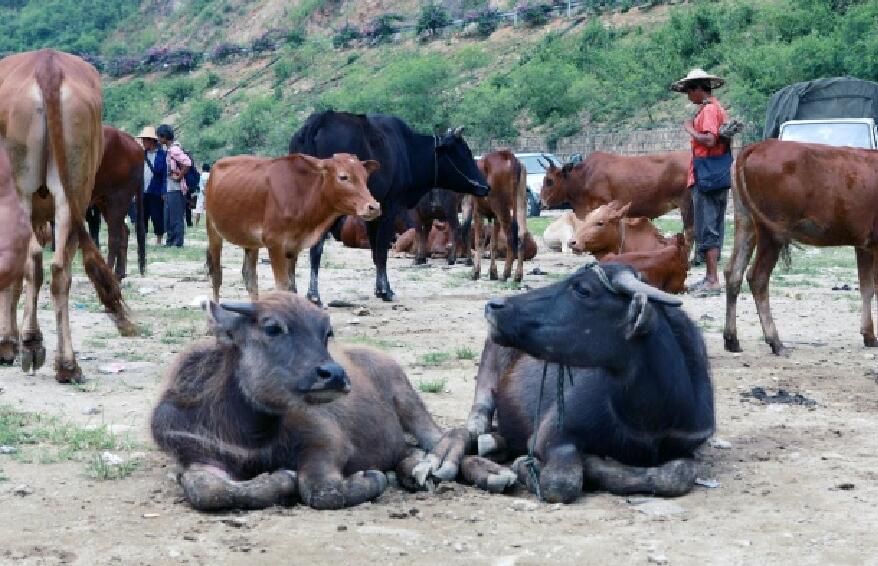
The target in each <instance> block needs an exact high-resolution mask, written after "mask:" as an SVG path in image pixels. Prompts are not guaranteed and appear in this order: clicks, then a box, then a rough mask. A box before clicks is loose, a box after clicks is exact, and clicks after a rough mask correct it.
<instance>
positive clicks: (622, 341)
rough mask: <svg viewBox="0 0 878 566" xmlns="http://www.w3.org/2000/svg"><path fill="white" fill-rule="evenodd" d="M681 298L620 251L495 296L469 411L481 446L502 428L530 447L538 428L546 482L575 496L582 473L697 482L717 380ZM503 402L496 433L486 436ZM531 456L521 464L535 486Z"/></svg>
mask: <svg viewBox="0 0 878 566" xmlns="http://www.w3.org/2000/svg"><path fill="white" fill-rule="evenodd" d="M679 304H680V300H679V299H677V298H676V297H673V296H671V295H667V294H665V293H663V292H661V291H659V290H657V289H655V288H654V287H650V286H649V285H647V284H645V283H643V282H642V281H640V280H639V279H637V277H636V276H635V274H634V272H633V271H632V270H631V269H630V268H629V267H626V266H622V265H621V264H612V263H608V264H601V265H597V264H595V265H593V266H588V267H584V268H582V269H580V270H579V271H578V272H576V273H575V274H573V275H572V276H571V277H569V278H567V279H566V280H564V281H561V282H559V283H556V284H554V285H551V286H548V287H544V288H542V289H537V290H534V291H530V292H528V293H525V294H523V295H518V296H515V297H511V298H507V299H494V300H491V301H490V302H489V303H488V304H487V305H486V307H485V316H486V318H487V319H488V323H489V327H490V338H489V340H488V341H487V343H486V345H485V350H484V352H483V353H482V360H481V362H480V364H479V375H478V378H477V383H476V398H475V401H474V403H473V408H472V411H471V412H470V416H469V421H468V423H467V428H468V429H469V431H470V434H471V436H472V437H478V440H479V442H478V444H479V452H480V453H482V454H486V453H488V452H490V451H491V450H492V449H493V448H495V447H496V446H497V445H498V440H499V439H502V440H503V441H505V444H506V445H507V448H508V449H509V450H510V451H511V452H512V455H519V454H524V453H526V452H527V451H528V448H529V446H528V442H529V439H530V438H531V437H532V435H535V437H536V443H535V447H534V448H535V450H534V453H535V457H536V462H535V465H536V467H537V468H538V469H539V470H540V471H539V484H538V485H539V488H540V490H541V493H542V495H543V497H544V498H545V499H546V500H548V501H552V502H565V503H567V502H571V501H574V500H575V499H576V498H577V497H578V496H579V494H580V493H581V491H582V487H583V479H584V478H585V479H587V480H588V481H589V483H591V484H596V485H597V486H598V487H599V488H603V489H606V490H608V491H611V492H613V493H622V494H627V493H634V492H648V493H653V494H657V495H665V496H675V495H682V494H684V493H686V492H688V491H689V489H691V487H692V485H693V484H694V481H695V470H694V464H693V463H692V461H691V457H692V454H693V451H694V450H695V449H696V448H697V447H698V446H700V445H701V444H702V443H703V442H704V441H705V440H707V438H709V437H710V435H711V434H713V430H714V410H713V388H712V385H711V379H710V369H709V366H708V360H707V353H706V351H705V346H704V340H703V339H702V337H701V333H700V332H699V330H698V328H697V327H696V326H695V325H694V324H693V323H692V321H691V320H690V319H689V318H688V317H687V316H686V315H685V314H684V313H683V312H682V311H681V310H680V309H678V308H675V306H674V305H679ZM668 305H670V306H668ZM546 363H549V364H551V365H550V366H549V368H548V379H547V383H546V384H545V385H546V387H545V392H544V395H545V397H544V400H543V403H542V406H541V408H540V409H538V405H539V401H538V399H539V396H540V387H541V380H542V379H543V375H544V373H543V372H544V370H545V369H546V368H545V365H546ZM557 364H560V366H559V365H557ZM564 366H566V368H565V367H564ZM567 368H570V369H567ZM568 371H569V372H570V373H569V375H568ZM559 388H562V395H563V397H562V399H563V405H562V404H561V403H560V402H559V398H558V389H559ZM538 410H539V411H540V412H539V415H540V419H539V422H538V423H537V425H536V430H534V418H535V416H536V415H537V411H538ZM495 412H496V415H497V432H498V433H499V438H497V437H491V436H487V437H486V436H484V435H485V434H486V433H488V432H489V431H490V430H491V422H492V420H493V417H494V414H495ZM559 413H560V415H561V416H560V417H559ZM559 420H560V421H561V424H560V426H559V424H558V423H559ZM477 461H478V460H476V462H477ZM524 462H526V460H525V459H523V458H519V459H518V460H517V461H516V463H515V464H513V467H514V468H516V472H517V473H518V476H519V481H522V482H524V483H527V484H528V486H529V487H530V488H531V489H532V490H535V489H536V486H535V485H534V484H533V482H532V481H531V480H532V477H533V473H532V472H528V470H527V467H528V466H526V465H525V464H524ZM463 466H464V471H466V467H467V462H466V460H464V462H463Z"/></svg>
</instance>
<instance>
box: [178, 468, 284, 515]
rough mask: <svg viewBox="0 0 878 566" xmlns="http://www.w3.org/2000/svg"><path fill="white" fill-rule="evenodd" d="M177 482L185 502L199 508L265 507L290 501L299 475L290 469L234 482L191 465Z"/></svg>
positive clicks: (202, 509)
mask: <svg viewBox="0 0 878 566" xmlns="http://www.w3.org/2000/svg"><path fill="white" fill-rule="evenodd" d="M180 485H181V486H182V488H183V495H184V497H185V498H186V501H188V502H189V504H190V505H192V507H193V508H195V509H197V510H199V511H220V510H223V509H265V508H266V507H271V506H273V505H279V504H280V505H289V504H293V503H295V501H296V499H297V495H298V476H297V474H296V472H294V471H290V470H279V471H277V472H273V473H271V474H261V475H259V476H256V477H255V478H253V479H252V480H247V481H234V480H232V479H230V478H228V477H227V476H225V475H224V474H221V473H218V472H214V471H212V470H209V469H194V468H193V469H190V470H187V471H186V472H184V473H183V475H182V476H181V478H180Z"/></svg>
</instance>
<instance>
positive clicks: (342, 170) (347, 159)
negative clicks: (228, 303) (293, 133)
mask: <svg viewBox="0 0 878 566" xmlns="http://www.w3.org/2000/svg"><path fill="white" fill-rule="evenodd" d="M377 169H378V164H377V163H376V162H374V161H365V162H362V161H359V160H358V159H357V158H356V157H355V156H353V155H348V154H344V153H341V154H337V155H334V156H333V157H332V158H330V159H316V158H314V157H311V156H308V155H301V154H292V155H287V156H285V157H278V158H276V159H268V158H262V157H253V156H249V155H240V156H237V157H226V158H223V159H220V160H219V161H217V162H216V164H215V165H214V166H213V167H212V168H211V171H210V179H209V180H208V182H207V188H206V189H205V191H204V192H205V210H206V212H207V238H208V247H207V264H208V271H209V273H210V277H211V280H212V283H213V297H214V300H217V301H218V300H219V289H220V285H222V269H221V268H220V253H221V252H222V245H223V240H229V241H230V242H231V243H233V244H235V245H238V246H241V247H242V248H244V268H243V270H242V273H243V277H244V285H245V286H246V287H247V292H248V293H249V294H250V299H251V300H255V299H256V298H257V296H258V284H257V278H256V260H257V259H258V256H259V249H260V248H268V257H269V258H270V259H271V269H272V272H273V273H274V282H275V287H276V288H277V289H278V290H284V291H287V290H288V291H292V292H294V293H295V292H296V260H297V259H298V257H299V252H300V251H302V250H303V249H304V248H307V247H310V246H312V245H314V243H315V242H317V240H318V239H319V238H320V237H321V236H322V235H323V234H324V233H325V232H326V231H327V230H328V229H329V227H330V226H331V225H332V223H333V222H334V221H335V220H336V219H337V218H338V217H339V216H341V215H343V214H356V215H358V216H360V217H362V218H364V219H366V220H373V219H375V218H377V217H378V215H380V214H381V207H380V205H379V204H378V203H377V202H376V201H375V199H374V198H372V195H371V194H369V190H368V189H367V188H366V179H367V177H368V176H369V174H370V173H371V172H373V171H376V170H377Z"/></svg>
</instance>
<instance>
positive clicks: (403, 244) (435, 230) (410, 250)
mask: <svg viewBox="0 0 878 566" xmlns="http://www.w3.org/2000/svg"><path fill="white" fill-rule="evenodd" d="M450 231H451V230H450V227H449V225H448V223H447V222H441V221H439V220H434V221H433V225H432V226H431V227H430V233H429V234H428V236H427V243H426V244H424V245H423V246H424V247H422V244H421V243H420V236H419V234H418V231H417V230H416V229H415V228H409V229H408V230H406V231H405V232H403V233H402V235H400V236H399V238H397V239H396V242H395V243H394V244H393V253H395V254H400V255H402V254H408V255H414V256H415V257H416V259H417V257H421V254H422V253H423V257H425V258H426V257H430V258H445V257H448V252H449V249H450V246H451V240H452V235H451V234H450ZM454 239H455V240H457V238H454ZM458 247H459V246H458ZM458 251H460V250H458ZM416 264H417V263H416Z"/></svg>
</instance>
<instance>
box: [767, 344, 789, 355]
mask: <svg viewBox="0 0 878 566" xmlns="http://www.w3.org/2000/svg"><path fill="white" fill-rule="evenodd" d="M768 345H769V346H771V353H772V354H774V355H775V356H783V357H789V355H790V350H789V348H787V347H786V346H784V345H783V344H782V343H781V342H769V343H768Z"/></svg>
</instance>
